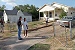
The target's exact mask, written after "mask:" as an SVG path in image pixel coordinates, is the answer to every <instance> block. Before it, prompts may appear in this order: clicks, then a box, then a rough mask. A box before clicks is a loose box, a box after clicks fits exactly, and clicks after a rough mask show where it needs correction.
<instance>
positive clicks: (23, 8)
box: [13, 4, 39, 20]
mask: <svg viewBox="0 0 75 50" xmlns="http://www.w3.org/2000/svg"><path fill="white" fill-rule="evenodd" d="M14 8H16V9H17V10H21V11H22V12H27V13H30V14H32V19H33V20H38V19H39V12H38V11H37V9H38V7H35V6H34V5H29V4H27V5H18V6H15V7H14ZM14 8H13V9H14Z"/></svg>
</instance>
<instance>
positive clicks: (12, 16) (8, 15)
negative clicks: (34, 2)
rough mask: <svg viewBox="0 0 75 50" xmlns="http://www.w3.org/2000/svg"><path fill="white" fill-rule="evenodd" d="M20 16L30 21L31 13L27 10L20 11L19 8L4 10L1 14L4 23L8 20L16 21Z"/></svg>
mask: <svg viewBox="0 0 75 50" xmlns="http://www.w3.org/2000/svg"><path fill="white" fill-rule="evenodd" d="M20 16H21V17H22V19H23V18H26V20H27V21H28V22H31V21H32V15H31V14H29V13H27V12H22V11H21V10H19V11H18V10H16V9H14V10H4V14H3V17H4V21H5V23H7V21H8V20H9V21H10V22H17V21H18V19H19V17H20Z"/></svg>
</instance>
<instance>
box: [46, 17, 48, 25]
mask: <svg viewBox="0 0 75 50" xmlns="http://www.w3.org/2000/svg"><path fill="white" fill-rule="evenodd" d="M46 26H48V17H47V18H46Z"/></svg>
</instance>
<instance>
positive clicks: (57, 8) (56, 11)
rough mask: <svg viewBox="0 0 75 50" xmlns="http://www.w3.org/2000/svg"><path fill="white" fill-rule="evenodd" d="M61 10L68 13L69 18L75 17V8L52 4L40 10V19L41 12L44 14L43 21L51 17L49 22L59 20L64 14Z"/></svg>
mask: <svg viewBox="0 0 75 50" xmlns="http://www.w3.org/2000/svg"><path fill="white" fill-rule="evenodd" d="M61 8H62V9H63V10H64V11H65V12H66V13H67V16H75V8H73V7H70V6H66V5H63V4H59V3H56V2H54V3H52V4H45V5H44V6H42V7H41V8H39V9H38V11H39V19H41V17H40V12H43V17H42V18H43V19H45V18H47V17H49V20H54V19H58V18H59V15H60V14H61V12H62V11H61Z"/></svg>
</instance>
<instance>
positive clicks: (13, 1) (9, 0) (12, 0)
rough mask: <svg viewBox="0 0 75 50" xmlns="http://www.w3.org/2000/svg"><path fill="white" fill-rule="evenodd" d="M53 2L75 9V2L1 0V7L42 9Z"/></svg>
mask: <svg viewBox="0 0 75 50" xmlns="http://www.w3.org/2000/svg"><path fill="white" fill-rule="evenodd" d="M53 2H57V3H60V4H64V5H68V6H71V7H75V0H0V6H2V5H5V6H6V9H12V8H13V7H14V6H17V5H25V4H29V5H35V6H36V7H39V8H40V7H42V6H43V5H45V4H51V3H53Z"/></svg>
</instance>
